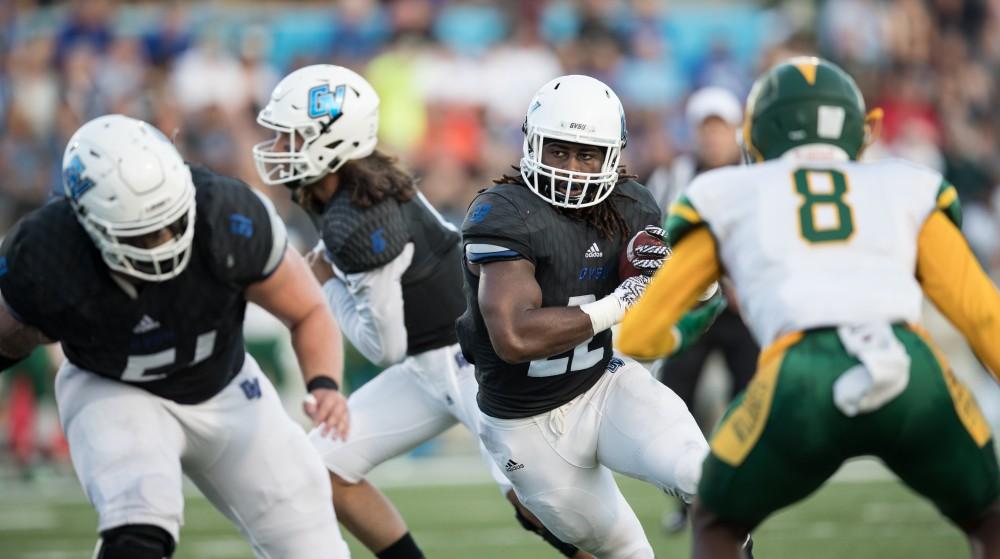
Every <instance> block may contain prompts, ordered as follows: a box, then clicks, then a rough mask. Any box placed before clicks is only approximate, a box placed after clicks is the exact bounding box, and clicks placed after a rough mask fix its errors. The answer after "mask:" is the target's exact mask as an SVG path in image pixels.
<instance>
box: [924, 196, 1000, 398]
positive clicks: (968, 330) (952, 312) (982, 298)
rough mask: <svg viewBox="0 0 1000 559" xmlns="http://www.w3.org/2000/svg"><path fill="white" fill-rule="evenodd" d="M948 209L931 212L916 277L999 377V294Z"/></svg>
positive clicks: (930, 297) (998, 377) (929, 295)
mask: <svg viewBox="0 0 1000 559" xmlns="http://www.w3.org/2000/svg"><path fill="white" fill-rule="evenodd" d="M951 219H952V218H951V216H949V215H948V212H947V211H946V210H942V211H935V212H933V213H932V214H931V216H930V217H929V218H927V221H926V222H925V223H924V225H923V227H922V228H921V230H920V236H919V237H918V241H917V280H918V281H919V282H920V285H921V287H922V288H923V290H924V293H925V294H926V295H927V298H928V299H930V300H931V301H932V302H933V303H934V305H935V306H936V307H937V308H938V310H940V311H941V314H943V315H944V316H946V317H947V318H948V320H949V321H950V322H951V323H952V324H953V325H954V326H955V327H956V328H957V329H958V331H959V332H961V333H962V335H963V336H964V337H965V339H966V340H967V341H968V342H969V345H970V346H971V347H972V350H973V351H974V352H975V353H976V356H978V357H979V359H980V360H982V361H983V363H985V364H986V367H987V368H988V369H989V370H990V372H991V373H993V376H994V377H996V378H997V380H1000V344H997V340H1000V292H998V291H997V288H996V286H995V285H993V282H992V281H990V278H989V276H987V275H986V273H985V272H984V271H983V269H982V268H981V267H980V266H979V263H978V262H977V261H976V258H975V256H974V255H973V254H972V249H970V248H969V245H968V244H967V243H966V242H965V238H964V237H963V236H962V233H961V232H960V231H959V230H958V228H957V227H956V226H955V224H954V222H953V221H952V220H951Z"/></svg>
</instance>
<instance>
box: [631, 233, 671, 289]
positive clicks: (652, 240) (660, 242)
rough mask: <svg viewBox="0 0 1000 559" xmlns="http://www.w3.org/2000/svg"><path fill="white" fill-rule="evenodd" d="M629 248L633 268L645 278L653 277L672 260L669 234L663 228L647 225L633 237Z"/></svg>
mask: <svg viewBox="0 0 1000 559" xmlns="http://www.w3.org/2000/svg"><path fill="white" fill-rule="evenodd" d="M628 246H629V247H630V249H631V254H629V258H630V260H631V263H632V266H633V267H634V268H635V269H636V271H638V272H639V273H641V274H642V275H644V276H650V277H652V276H653V274H655V273H656V271H657V270H659V269H660V267H661V266H663V263H664V262H666V261H667V260H669V259H670V245H669V244H668V243H667V232H666V231H664V230H663V228H662V227H657V226H655V225H647V226H646V227H645V229H643V230H642V231H640V232H638V233H636V234H635V236H633V237H632V240H631V241H629V244H628Z"/></svg>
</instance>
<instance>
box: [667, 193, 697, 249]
mask: <svg viewBox="0 0 1000 559" xmlns="http://www.w3.org/2000/svg"><path fill="white" fill-rule="evenodd" d="M704 226H705V220H704V219H703V218H702V217H701V214H700V213H699V212H698V210H696V209H695V207H694V205H693V204H692V203H691V200H689V199H688V197H687V196H686V195H682V196H680V197H679V198H678V199H677V200H676V201H675V202H674V203H673V204H671V205H670V208H669V210H668V211H667V218H666V220H664V223H663V229H665V230H666V232H667V240H669V241H670V244H671V246H673V245H675V244H677V243H679V242H680V241H681V239H683V238H684V237H686V236H687V235H688V234H689V233H691V232H692V231H695V230H696V229H699V228H701V227H704Z"/></svg>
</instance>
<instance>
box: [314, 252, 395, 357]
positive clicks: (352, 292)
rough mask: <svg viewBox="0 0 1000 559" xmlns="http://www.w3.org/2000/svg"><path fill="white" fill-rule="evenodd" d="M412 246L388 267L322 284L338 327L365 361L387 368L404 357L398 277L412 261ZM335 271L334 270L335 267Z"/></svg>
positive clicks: (337, 278) (350, 274)
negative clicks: (335, 316) (339, 326)
mask: <svg viewBox="0 0 1000 559" xmlns="http://www.w3.org/2000/svg"><path fill="white" fill-rule="evenodd" d="M413 251H414V246H413V243H407V244H406V246H405V248H404V249H403V250H402V252H400V253H399V255H398V256H396V258H395V259H393V260H392V261H391V262H389V263H388V264H386V265H384V266H382V267H380V268H376V269H374V270H370V271H367V272H357V273H348V274H344V273H343V272H341V271H339V270H337V271H338V272H340V273H338V275H337V277H335V278H333V279H331V280H329V281H327V282H326V284H325V285H323V292H324V294H325V295H326V299H327V303H328V304H329V305H330V308H331V309H333V311H334V313H335V314H336V315H337V320H338V322H340V325H341V328H342V329H343V331H344V334H345V335H346V336H347V339H348V340H350V341H351V344H353V345H354V347H355V348H357V349H358V351H360V352H361V354H362V355H364V356H365V358H366V359H368V360H369V361H371V362H372V363H374V364H376V365H378V366H380V367H388V366H389V365H392V364H394V363H398V362H399V361H402V360H403V358H404V357H406V350H407V338H406V324H405V322H404V315H403V288H402V285H401V284H400V278H401V277H402V276H403V273H404V272H406V269H407V268H409V266H410V263H411V261H412V260H413ZM335 269H336V268H335Z"/></svg>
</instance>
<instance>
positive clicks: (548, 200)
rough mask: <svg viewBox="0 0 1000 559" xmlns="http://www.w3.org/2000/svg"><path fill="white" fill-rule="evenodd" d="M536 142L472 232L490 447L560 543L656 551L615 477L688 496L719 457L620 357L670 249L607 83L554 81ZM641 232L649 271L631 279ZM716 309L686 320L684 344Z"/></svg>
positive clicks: (535, 128)
mask: <svg viewBox="0 0 1000 559" xmlns="http://www.w3.org/2000/svg"><path fill="white" fill-rule="evenodd" d="M524 132H525V139H524V147H523V158H522V159H521V165H520V171H521V172H520V174H519V176H516V177H511V176H506V177H504V178H503V179H501V180H498V181H497V182H498V184H496V185H495V186H493V187H492V188H490V189H488V190H486V191H484V192H482V193H481V194H480V195H479V196H478V197H477V198H476V199H475V200H474V201H473V203H472V205H471V207H470V209H469V212H468V215H467V216H466V219H465V223H464V225H463V230H462V233H463V242H464V246H465V259H466V266H465V278H466V296H467V301H468V308H469V310H468V311H467V313H466V314H465V315H464V316H463V317H462V318H461V319H460V321H459V338H460V339H461V340H462V348H463V350H464V351H465V353H466V355H467V356H468V358H469V359H470V360H472V361H474V363H475V366H476V373H477V377H478V380H479V387H480V389H479V397H478V403H479V408H480V410H481V412H482V413H481V416H480V420H481V426H480V429H481V437H482V440H483V442H484V444H485V446H486V448H487V449H488V450H489V452H490V454H491V456H492V458H493V459H494V461H495V462H496V463H497V464H498V465H499V466H500V467H501V468H503V469H504V470H505V471H506V475H507V477H508V478H509V479H510V481H511V483H512V484H513V486H514V489H515V491H516V493H517V496H518V497H519V498H520V499H521V502H523V503H524V504H525V506H527V507H528V509H530V510H531V511H532V512H533V513H534V514H535V515H536V516H537V517H538V518H539V519H541V521H542V522H543V523H544V524H545V526H546V527H547V528H548V529H549V530H551V532H553V533H554V534H555V535H556V536H558V537H559V538H560V539H562V540H563V541H567V542H570V543H572V544H575V545H577V546H579V547H580V548H581V549H584V550H586V551H589V552H591V553H594V554H595V555H597V556H599V557H629V558H634V557H643V558H645V557H653V550H652V548H651V547H650V544H649V542H648V541H647V540H646V537H645V535H644V534H643V531H642V527H641V525H640V524H639V520H638V519H637V518H636V516H635V514H634V513H633V512H632V510H631V508H629V506H628V504H627V503H626V502H625V500H624V498H623V497H622V495H621V492H620V491H619V489H618V487H617V485H616V484H615V481H614V478H613V477H612V473H611V472H612V470H614V471H617V472H621V473H623V474H626V475H629V476H632V477H635V478H639V479H643V480H645V481H648V482H650V483H652V484H654V485H656V486H657V487H660V488H661V489H663V490H664V491H667V492H671V493H674V494H678V495H682V496H684V497H685V498H690V497H691V496H693V495H694V493H695V490H696V487H697V481H698V477H699V475H700V469H701V461H702V459H703V458H704V456H705V454H706V452H707V450H708V445H707V443H706V442H705V438H704V436H702V434H701V431H700V430H699V428H698V426H697V424H696V423H695V422H694V419H693V418H692V417H691V414H690V413H689V412H688V410H687V407H686V406H685V405H684V403H683V402H682V401H681V400H680V398H678V397H677V396H676V395H675V394H674V393H673V392H671V391H670V390H669V389H668V388H666V387H665V386H663V385H662V384H660V383H659V382H657V381H656V379H654V378H653V377H652V376H651V375H650V374H649V372H648V371H647V370H646V369H645V368H643V366H641V365H640V364H638V363H637V362H635V361H632V360H629V359H627V358H624V357H621V356H617V355H615V354H614V353H613V351H612V341H611V338H612V333H611V327H612V326H614V325H615V324H617V323H618V322H619V321H620V320H621V319H622V317H623V315H624V313H625V311H626V309H628V307H629V306H631V305H632V304H633V303H634V302H635V301H636V299H637V298H638V297H639V296H640V295H641V294H642V292H643V290H644V289H645V286H646V284H647V283H648V281H649V278H648V275H646V274H649V275H651V274H652V273H653V272H654V271H655V269H656V268H658V267H659V265H660V264H662V260H663V258H665V257H666V256H667V255H668V251H667V250H666V247H665V246H664V245H662V244H660V243H657V242H654V238H655V237H656V236H659V235H660V234H661V232H662V230H660V229H659V228H658V227H655V226H656V225H657V224H659V223H660V219H661V216H660V210H659V208H658V207H657V205H656V203H655V202H654V200H653V198H652V196H651V195H650V194H649V192H648V191H647V190H646V189H645V187H643V186H642V185H639V184H637V183H636V182H634V181H632V180H630V178H629V177H628V176H627V175H625V174H624V171H623V170H621V169H620V168H619V160H620V156H621V150H622V148H623V147H624V145H625V137H626V136H625V118H624V112H623V110H622V106H621V103H620V102H619V100H618V97H617V96H616V95H615V94H614V92H613V91H611V89H610V88H608V87H607V86H606V85H605V84H603V83H601V82H600V81H598V80H595V79H593V78H590V77H587V76H563V77H560V78H557V79H555V80H553V81H551V82H549V83H548V84H546V85H545V86H543V87H542V88H541V89H540V90H539V92H538V93H537V94H536V96H535V98H534V99H533V100H532V102H531V104H530V105H529V108H528V114H527V117H526V120H525V126H524ZM650 226H652V227H650ZM633 235H635V240H634V241H633V243H632V245H633V246H632V252H633V254H635V255H636V258H635V259H634V260H631V261H629V265H631V266H633V267H634V268H635V269H636V270H637V271H638V272H641V273H639V274H638V275H634V276H631V277H626V278H624V279H622V278H621V277H620V274H621V270H619V265H620V259H621V256H622V252H623V251H624V250H625V247H626V245H627V244H628V243H629V240H630V238H633ZM661 240H662V239H661ZM720 304H721V303H719V300H718V299H713V300H712V303H711V304H710V305H706V306H704V307H703V308H702V309H700V310H699V311H698V312H699V314H698V315H691V317H690V320H689V321H687V322H685V323H683V324H681V325H680V327H681V329H682V332H681V334H682V339H687V340H690V339H691V338H692V337H694V336H695V335H696V334H697V333H698V330H699V328H690V327H691V326H698V327H705V326H707V324H708V323H709V322H710V319H711V318H713V317H714V314H715V313H716V312H717V311H718V310H719V306H720Z"/></svg>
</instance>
